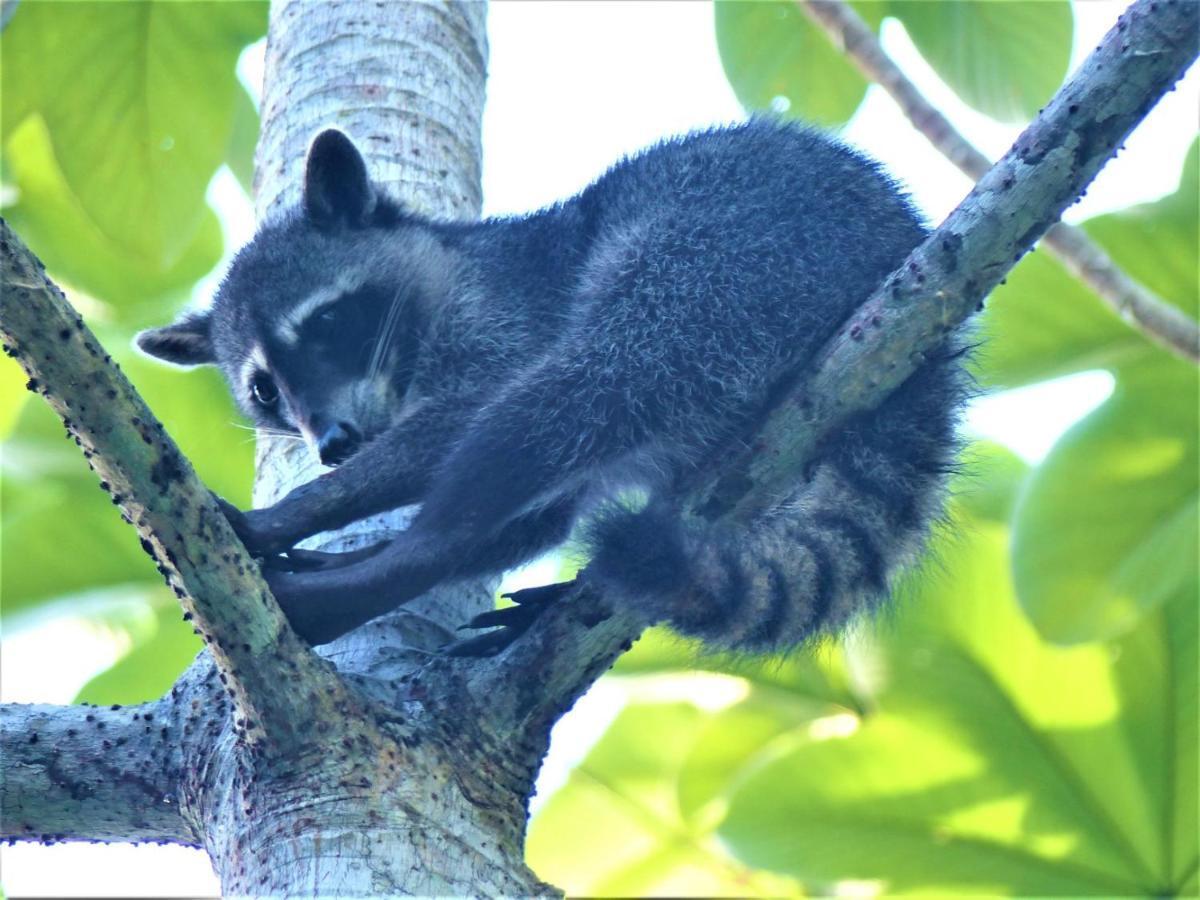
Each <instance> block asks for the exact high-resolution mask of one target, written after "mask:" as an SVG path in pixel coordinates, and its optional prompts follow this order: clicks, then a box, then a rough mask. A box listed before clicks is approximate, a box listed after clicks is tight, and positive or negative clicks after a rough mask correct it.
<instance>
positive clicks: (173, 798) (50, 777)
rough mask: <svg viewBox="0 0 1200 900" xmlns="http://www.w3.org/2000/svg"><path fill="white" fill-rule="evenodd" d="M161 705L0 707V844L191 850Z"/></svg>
mask: <svg viewBox="0 0 1200 900" xmlns="http://www.w3.org/2000/svg"><path fill="white" fill-rule="evenodd" d="M162 707H163V703H162V701H159V702H158V703H149V704H146V705H144V706H137V707H132V708H125V709H121V708H120V707H114V708H112V709H98V708H96V707H92V706H42V705H36V706H35V705H25V704H6V705H4V706H0V744H2V746H3V747H4V753H3V757H2V758H0V810H3V811H4V815H3V818H2V819H0V839H8V840H12V841H18V840H30V841H41V842H43V843H54V842H55V841H64V840H89V841H164V842H166V841H169V842H172V843H177V844H185V845H188V846H199V844H200V836H199V834H198V833H197V832H196V830H195V829H194V828H193V827H192V824H191V823H190V822H189V821H187V819H186V818H185V816H184V815H183V813H182V811H181V810H182V807H181V805H180V803H179V802H178V793H177V787H178V775H179V761H180V755H179V746H178V743H177V741H176V740H175V734H174V733H173V732H172V729H171V727H170V723H171V722H172V719H171V718H170V717H169V715H168V714H167V712H166V711H165V710H164V709H163V708H162Z"/></svg>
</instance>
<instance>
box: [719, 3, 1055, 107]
mask: <svg viewBox="0 0 1200 900" xmlns="http://www.w3.org/2000/svg"><path fill="white" fill-rule="evenodd" d="M852 5H853V7H854V10H855V12H857V13H858V14H859V15H860V16H861V17H862V18H863V19H864V21H866V22H867V24H868V25H870V26H871V27H872V28H874V29H876V30H877V29H878V28H879V25H880V23H881V22H882V21H883V20H884V19H885V18H888V17H892V18H895V19H898V20H899V21H900V22H901V23H903V25H904V28H905V30H906V31H907V32H908V34H909V36H910V37H911V38H912V40H913V43H914V44H915V45H916V46H917V49H919V50H920V51H921V54H922V55H923V56H924V57H925V59H926V61H927V62H928V63H929V64H930V65H931V66H933V68H934V70H935V71H936V72H937V73H938V75H940V76H941V78H942V80H943V81H945V82H946V84H948V85H949V86H950V87H951V88H953V89H954V91H955V92H956V93H958V95H959V96H960V97H961V98H962V99H963V100H964V101H966V102H967V103H969V104H971V105H972V106H974V107H975V108H976V109H978V110H979V111H980V112H983V113H986V114H987V115H990V116H992V117H993V118H997V119H1001V120H1003V121H1022V120H1024V119H1028V118H1032V117H1033V116H1034V114H1036V113H1037V111H1038V109H1039V108H1040V107H1041V106H1043V105H1044V104H1045V102H1046V101H1047V100H1049V99H1050V97H1051V96H1052V95H1053V94H1054V92H1055V90H1057V89H1058V86H1059V84H1060V83H1061V82H1062V80H1063V77H1064V76H1065V75H1066V74H1067V63H1068V62H1069V61H1070V56H1071V35H1072V31H1073V18H1072V13H1071V5H1070V3H1069V2H1068V0H1017V2H1011V3H993V2H989V0H956V2H954V3H922V2H912V0H855V2H853V3H852ZM715 13H716V28H717V47H718V49H719V50H720V53H721V64H722V65H723V66H724V67H725V74H726V76H728V78H729V83H730V84H731V85H732V86H733V89H734V91H735V93H736V94H737V98H738V100H739V101H740V102H741V103H742V105H743V106H745V107H746V108H747V109H752V110H774V111H775V112H779V113H784V114H786V115H789V116H795V117H796V118H798V119H803V120H804V121H806V122H818V123H820V124H822V125H842V124H844V123H845V122H846V121H847V120H849V118H850V117H851V116H852V115H853V114H854V111H855V110H856V109H857V108H858V104H859V102H860V101H861V100H862V98H863V95H864V94H865V93H866V90H867V83H866V81H865V80H864V79H863V77H862V76H861V75H860V74H859V73H858V70H857V69H855V68H854V66H853V65H852V64H851V63H850V62H848V61H847V60H846V59H845V57H844V56H843V55H842V53H841V50H840V49H838V48H836V47H834V46H833V45H832V44H831V43H830V42H829V39H828V38H827V37H826V36H825V33H824V32H823V31H822V30H821V29H820V28H818V27H817V26H815V25H814V24H813V23H811V22H810V21H809V20H808V17H807V16H806V15H805V14H804V12H803V11H802V10H801V9H800V7H799V5H798V4H797V3H795V2H793V0H765V2H760V3H742V2H738V0H717V3H716V4H715Z"/></svg>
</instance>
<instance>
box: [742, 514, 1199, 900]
mask: <svg viewBox="0 0 1200 900" xmlns="http://www.w3.org/2000/svg"><path fill="white" fill-rule="evenodd" d="M958 531H959V532H960V533H959V536H958V537H957V538H956V539H954V540H950V541H946V542H945V543H944V544H943V545H942V547H941V548H940V550H939V554H938V555H939V558H940V568H941V569H942V571H943V574H942V576H941V577H928V578H925V579H923V580H922V581H921V582H920V584H919V590H918V597H917V598H915V599H914V600H912V601H910V602H909V603H908V604H906V605H905V606H904V608H903V609H902V611H901V614H900V615H898V616H896V617H894V619H893V620H892V621H890V622H889V623H887V625H886V626H881V627H878V628H877V629H876V641H877V647H876V650H877V654H878V657H877V660H876V666H877V668H878V670H879V671H880V672H882V673H883V677H882V680H881V687H880V689H879V691H878V692H877V693H876V702H877V704H878V708H877V711H876V712H874V713H872V714H870V715H868V716H866V717H865V718H863V719H862V720H861V722H860V727H859V728H858V729H857V730H856V731H854V732H853V733H852V734H849V735H846V731H847V730H848V729H840V730H834V731H830V732H828V733H827V734H828V736H827V737H826V738H825V739H819V738H818V737H814V736H813V735H812V733H811V732H810V733H804V732H799V731H797V732H793V733H792V739H793V744H792V746H790V747H784V748H780V747H776V748H775V752H774V753H773V754H772V755H771V756H770V757H769V758H768V759H767V761H766V762H761V761H760V762H758V763H757V764H752V765H748V766H747V767H746V769H744V770H743V774H742V775H741V777H740V778H738V779H735V781H734V791H733V794H732V798H731V805H730V810H729V815H728V817H727V819H726V820H725V822H724V823H723V824H722V825H721V827H720V829H719V833H720V835H721V836H722V838H723V839H724V840H725V841H726V842H727V843H728V844H729V846H730V847H731V848H732V849H733V850H734V852H735V853H736V854H737V855H738V857H739V858H740V859H742V860H743V861H745V862H746V863H748V864H750V865H757V866H764V867H768V868H771V869H774V870H777V871H780V872H783V873H787V874H790V875H792V876H795V877H798V878H801V879H803V880H805V881H806V882H808V883H812V884H825V883H830V882H835V881H840V880H845V879H850V880H864V879H868V880H876V881H878V882H880V883H881V887H882V889H884V890H885V891H886V892H888V893H906V892H921V893H952V894H967V893H1005V894H1007V893H1017V894H1026V895H1029V894H1037V895H1044V894H1052V893H1058V894H1063V893H1065V894H1073V895H1095V894H1121V895H1125V894H1130V895H1133V894H1150V893H1157V894H1168V893H1172V892H1174V891H1177V890H1178V888H1179V887H1181V886H1182V883H1183V880H1184V879H1185V878H1186V877H1187V874H1186V873H1187V872H1189V871H1191V869H1192V867H1194V866H1195V862H1196V840H1197V838H1196V830H1195V817H1194V809H1192V807H1194V799H1195V790H1194V788H1189V786H1191V785H1194V782H1195V771H1194V770H1195V733H1196V724H1195V723H1196V703H1195V687H1194V685H1195V682H1196V679H1197V675H1198V673H1197V671H1196V662H1195V642H1196V634H1195V598H1194V596H1189V595H1187V594H1181V595H1180V596H1178V597H1177V598H1176V599H1175V600H1174V601H1173V602H1171V603H1169V604H1164V605H1162V606H1160V608H1159V609H1158V610H1157V611H1156V612H1155V613H1154V614H1152V615H1149V616H1147V617H1145V618H1144V619H1143V621H1142V622H1141V623H1140V624H1139V626H1138V628H1137V629H1136V630H1135V631H1133V632H1131V633H1130V634H1129V635H1127V636H1126V637H1125V638H1124V639H1122V640H1120V641H1115V642H1113V643H1111V644H1107V645H1106V644H1095V645H1091V646H1087V647H1077V648H1070V649H1065V648H1057V647H1054V646H1051V645H1049V644H1046V643H1045V642H1044V641H1043V640H1042V639H1041V638H1039V637H1038V635H1037V633H1036V632H1035V631H1034V630H1033V628H1032V627H1031V626H1030V625H1029V623H1028V622H1027V621H1026V620H1025V618H1024V617H1023V615H1022V614H1021V611H1020V609H1019V607H1018V605H1017V604H1016V602H1015V598H1014V597H1013V594H1012V590H1011V585H1010V584H1009V579H1008V575H1007V558H1006V554H1005V546H1006V532H1005V529H1004V528H1003V527H1002V526H999V525H995V524H987V523H984V522H980V521H970V520H965V519H960V520H958ZM1126 656H1132V657H1133V658H1132V659H1129V660H1127V659H1125V657H1126ZM1185 745H1186V746H1185ZM1172 787H1177V788H1183V789H1185V791H1187V793H1186V795H1181V794H1179V792H1178V791H1177V790H1172Z"/></svg>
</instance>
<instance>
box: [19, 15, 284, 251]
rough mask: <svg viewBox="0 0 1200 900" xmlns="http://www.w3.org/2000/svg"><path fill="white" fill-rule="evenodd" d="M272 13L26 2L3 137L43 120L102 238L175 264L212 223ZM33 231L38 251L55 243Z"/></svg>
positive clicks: (59, 161)
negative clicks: (245, 83) (211, 193)
mask: <svg viewBox="0 0 1200 900" xmlns="http://www.w3.org/2000/svg"><path fill="white" fill-rule="evenodd" d="M265 13H266V4H264V3H258V2H254V3H251V2H229V3H219V2H181V3H168V2H142V3H101V2H90V3H24V4H21V5H20V7H19V8H18V9H17V12H16V14H15V15H14V16H13V18H12V21H11V22H10V23H9V26H8V28H7V29H6V30H5V32H4V38H3V40H4V53H3V59H2V62H0V65H2V80H3V93H2V95H0V99H2V101H3V119H2V130H3V134H4V139H5V143H6V144H7V142H8V139H9V137H10V136H11V135H13V134H14V133H15V132H16V130H17V126H18V125H20V124H21V123H22V122H23V121H25V120H26V119H27V118H28V117H30V116H33V115H36V116H38V117H40V119H41V120H42V121H43V122H44V123H45V126H46V129H47V132H48V135H49V139H50V143H51V149H52V154H53V158H54V160H55V161H56V163H57V166H58V168H59V169H60V170H61V173H62V175H63V178H64V179H65V183H66V185H67V186H68V187H69V189H70V193H71V195H72V196H73V197H74V199H75V201H76V202H77V204H78V209H79V211H80V212H81V213H83V214H84V215H85V216H86V219H87V221H88V222H89V223H90V224H91V225H92V226H93V227H94V228H95V230H96V231H97V232H98V234H99V235H100V236H102V237H103V238H104V239H105V240H107V241H108V242H109V243H111V244H112V245H113V246H114V247H116V248H118V249H119V250H120V251H122V252H123V253H125V254H126V255H128V256H129V257H131V258H133V259H137V260H141V261H142V262H143V263H144V264H145V265H146V266H147V267H148V268H149V270H150V271H152V272H157V271H161V270H164V269H167V268H170V267H171V266H173V265H175V264H176V263H177V262H178V261H179V260H180V258H181V257H182V256H183V255H184V254H185V253H186V251H187V249H188V247H189V246H190V245H191V244H192V243H193V241H194V240H195V236H196V233H197V230H198V229H199V228H200V226H201V223H202V221H203V220H204V213H205V205H204V202H203V201H204V192H205V189H206V187H207V185H208V182H209V180H210V179H211V178H212V175H213V173H214V172H215V170H216V168H217V166H218V165H220V164H221V162H222V161H223V159H224V157H225V153H226V149H227V147H228V145H229V139H230V134H231V131H232V128H233V120H234V110H235V103H236V102H237V101H238V100H239V97H240V94H241V93H242V88H241V86H240V85H239V84H238V83H237V80H236V77H235V72H234V66H235V64H236V61H237V56H238V53H239V52H240V51H241V49H242V47H243V46H245V44H246V43H248V42H249V41H251V40H253V39H255V38H256V37H257V36H259V35H261V34H262V32H263V29H264V26H265V21H266V20H265ZM14 169H15V170H16V171H17V182H16V184H17V187H18V188H19V189H23V188H24V185H23V183H22V181H21V178H22V173H21V171H20V169H19V168H18V167H16V166H15V165H14ZM26 169H27V170H28V166H26ZM43 230H44V229H43ZM26 236H27V238H28V239H29V241H30V242H31V244H32V245H33V246H34V247H35V249H36V248H38V247H39V246H40V244H41V242H42V241H43V240H45V239H47V235H45V234H43V233H41V230H34V231H31V232H29V233H27V235H26Z"/></svg>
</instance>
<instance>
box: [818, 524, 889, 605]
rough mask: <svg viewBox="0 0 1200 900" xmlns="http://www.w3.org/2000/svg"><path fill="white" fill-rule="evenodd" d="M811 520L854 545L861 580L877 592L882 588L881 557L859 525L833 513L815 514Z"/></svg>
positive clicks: (882, 569) (884, 579)
mask: <svg viewBox="0 0 1200 900" xmlns="http://www.w3.org/2000/svg"><path fill="white" fill-rule="evenodd" d="M812 520H813V522H814V523H815V524H817V525H818V526H820V527H822V528H827V529H829V530H831V531H837V532H840V533H841V534H842V535H843V536H844V537H845V538H846V539H847V540H848V541H850V543H851V544H853V545H854V549H855V555H856V556H857V561H858V564H859V566H861V568H862V570H863V580H864V581H866V582H867V584H868V585H870V586H871V587H873V588H875V589H877V590H878V589H881V588H883V587H884V585H885V584H886V578H885V575H884V571H885V569H884V565H883V557H882V556H881V555H880V553H879V548H878V547H876V546H875V542H874V541H873V540H871V536H870V535H869V534H867V532H866V530H865V529H864V528H863V527H862V526H861V525H859V524H858V523H857V522H855V521H854V520H853V519H850V518H848V517H846V516H844V515H842V514H841V513H835V512H818V513H815V514H814V515H813V518H812ZM851 580H852V579H851Z"/></svg>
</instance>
